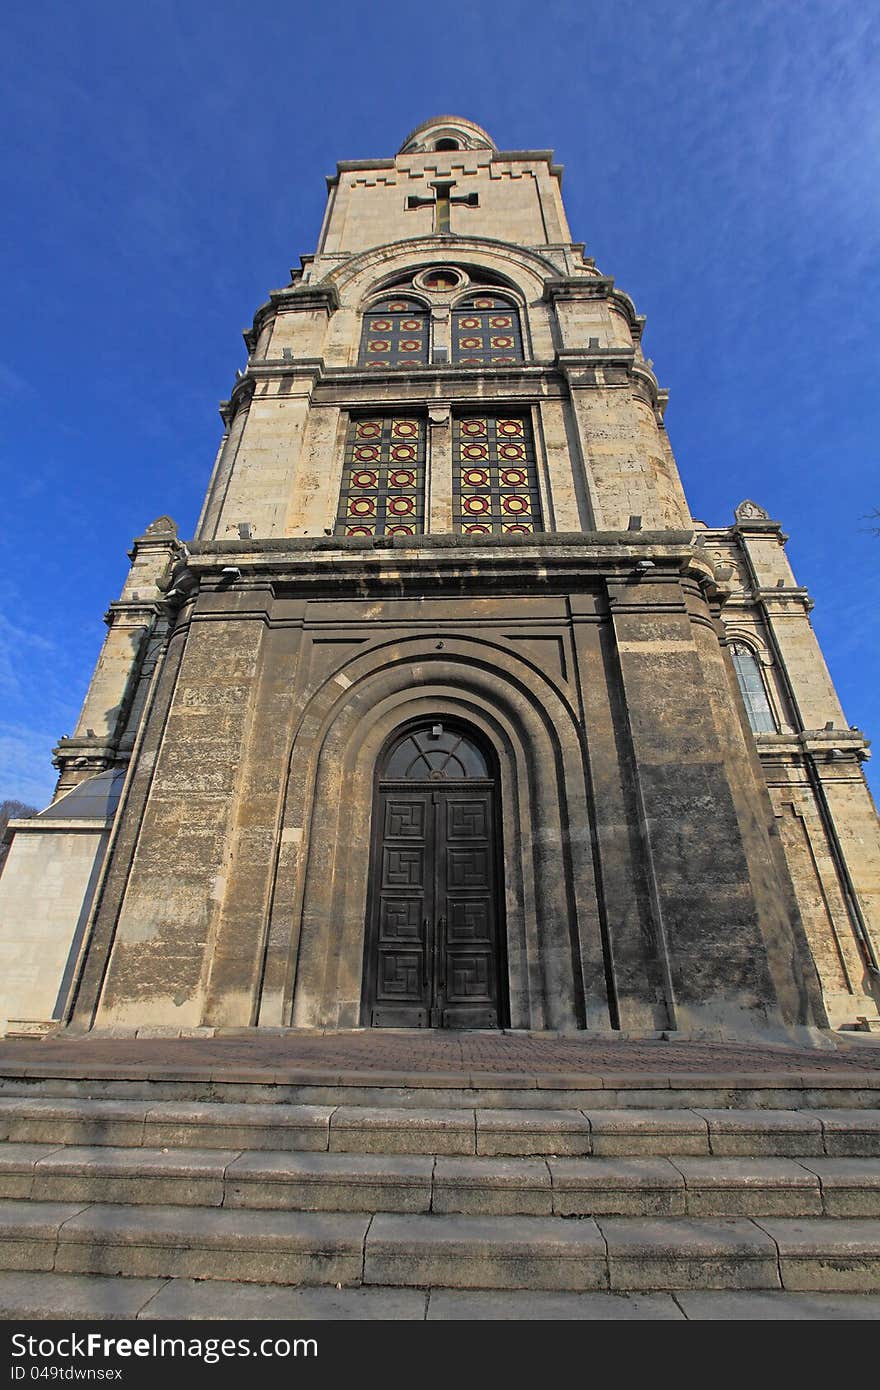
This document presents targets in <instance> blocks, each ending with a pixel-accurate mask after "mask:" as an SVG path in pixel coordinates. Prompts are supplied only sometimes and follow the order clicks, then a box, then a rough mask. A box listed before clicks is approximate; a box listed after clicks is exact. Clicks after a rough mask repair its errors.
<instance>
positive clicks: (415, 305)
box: [359, 298, 429, 368]
mask: <svg viewBox="0 0 880 1390" xmlns="http://www.w3.org/2000/svg"><path fill="white" fill-rule="evenodd" d="M428 336H429V335H428V311H427V309H426V308H425V306H424V304H420V303H419V302H418V300H416V299H401V298H391V299H383V300H382V302H381V303H380V304H374V305H372V306H371V308H370V310H369V312H368V313H366V314H365V315H364V329H363V333H362V335H361V352H360V358H359V365H360V366H362V367H386V368H387V367H407V366H417V365H418V364H419V363H422V362H427V360H428Z"/></svg>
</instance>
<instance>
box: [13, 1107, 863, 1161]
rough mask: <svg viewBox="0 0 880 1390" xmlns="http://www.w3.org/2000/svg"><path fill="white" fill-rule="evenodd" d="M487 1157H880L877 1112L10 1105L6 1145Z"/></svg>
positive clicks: (825, 1110) (829, 1110)
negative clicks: (7, 1143)
mask: <svg viewBox="0 0 880 1390" xmlns="http://www.w3.org/2000/svg"><path fill="white" fill-rule="evenodd" d="M4 1139H5V1140H6V1141H8V1142H10V1143H19V1144H49V1145H60V1144H76V1145H83V1144H87V1145H92V1146H94V1145H110V1146H112V1147H134V1148H141V1147H145V1148H153V1149H161V1148H172V1147H174V1148H190V1147H193V1148H200V1149H223V1150H229V1149H236V1150H243V1149H259V1150H271V1151H278V1150H296V1151H303V1152H334V1153H381V1154H426V1155H432V1156H433V1155H441V1154H445V1155H452V1154H458V1155H466V1154H467V1155H470V1154H473V1155H483V1156H496V1157H497V1156H502V1155H510V1156H526V1155H542V1156H543V1155H556V1156H560V1155H567V1156H586V1155H595V1156H597V1157H598V1156H636V1155H639V1154H647V1155H670V1154H690V1155H706V1156H708V1155H714V1156H716V1157H721V1156H726V1157H734V1156H741V1155H746V1156H758V1155H762V1156H768V1157H791V1156H804V1155H813V1156H821V1155H827V1156H828V1157H834V1158H854V1157H865V1158H868V1157H877V1156H880V1111H878V1110H863V1109H853V1110H842V1109H830V1108H826V1109H821V1110H808V1109H799V1110H772V1111H763V1110H746V1109H743V1110H711V1109H701V1110H685V1109H681V1110H679V1109H673V1110H662V1109H659V1108H657V1109H650V1110H639V1109H627V1110H596V1111H584V1110H576V1109H569V1110H551V1109H537V1110H531V1109H510V1110H502V1109H497V1108H490V1109H481V1108H480V1109H475V1110H466V1109H454V1108H453V1109H443V1108H440V1107H424V1108H418V1109H414V1108H404V1107H395V1106H388V1107H384V1108H379V1107H374V1106H336V1107H333V1106H319V1105H260V1104H247V1103H225V1102H223V1103H218V1102H215V1103H212V1104H196V1103H187V1104H183V1103H179V1102H176V1101H158V1102H155V1103H154V1104H150V1103H148V1102H145V1101H115V1100H114V1101H108V1100H103V1099H98V1100H96V1099H70V1100H60V1099H55V1098H43V1097H40V1098H36V1097H27V1098H25V1097H2V1098H0V1140H4Z"/></svg>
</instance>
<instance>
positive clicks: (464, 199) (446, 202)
mask: <svg viewBox="0 0 880 1390" xmlns="http://www.w3.org/2000/svg"><path fill="white" fill-rule="evenodd" d="M454 187H455V181H454V180H453V181H452V182H447V183H439V182H438V183H432V184H431V188H435V189H436V190H437V193H436V196H435V197H434V198H419V197H417V196H416V195H415V194H414V193H413V194H410V196H409V197H408V198H407V200H406V206H407V208H408V209H409V208H421V207H433V208H435V209H436V211H435V213H434V231H435V232H448V231H449V230H450V227H449V209H450V205H451V204H452V203H464V205H465V207H468V208H475V207H477V206H479V201H480V195H479V194H478V193H461V194H453V193H452V189H453V188H454Z"/></svg>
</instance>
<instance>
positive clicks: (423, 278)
mask: <svg viewBox="0 0 880 1390" xmlns="http://www.w3.org/2000/svg"><path fill="white" fill-rule="evenodd" d="M413 284H414V285H417V286H418V288H419V289H422V290H430V291H431V292H432V293H433V294H451V293H452V291H453V290H460V289H461V288H462V286H463V285H466V284H467V276H466V275H465V274H464V273H463V271H461V270H456V269H455V268H454V267H453V266H450V265H435V266H432V267H431V269H430V270H423V271H421V272H420V273H419V274H418V275H417V276H416V277H415V279H414V280H413Z"/></svg>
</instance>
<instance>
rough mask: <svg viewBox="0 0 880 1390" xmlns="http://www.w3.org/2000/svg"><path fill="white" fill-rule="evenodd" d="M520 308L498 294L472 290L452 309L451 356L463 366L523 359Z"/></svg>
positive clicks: (501, 363)
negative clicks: (477, 292)
mask: <svg viewBox="0 0 880 1390" xmlns="http://www.w3.org/2000/svg"><path fill="white" fill-rule="evenodd" d="M522 356H523V351H522V335H521V333H520V326H519V311H518V310H517V309H516V308H515V306H514V305H513V304H511V303H510V302H509V300H506V299H500V298H499V297H498V296H497V295H491V294H472V295H469V296H468V298H467V299H466V300H464V301H463V302H462V303H460V304H459V305H458V306H457V307H456V308H455V309H454V310H453V313H452V360H453V362H458V363H460V364H461V365H462V366H463V367H476V366H482V365H483V364H485V363H487V362H488V363H491V364H492V365H493V366H496V367H497V366H502V365H503V364H504V363H509V362H521V361H522Z"/></svg>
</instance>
